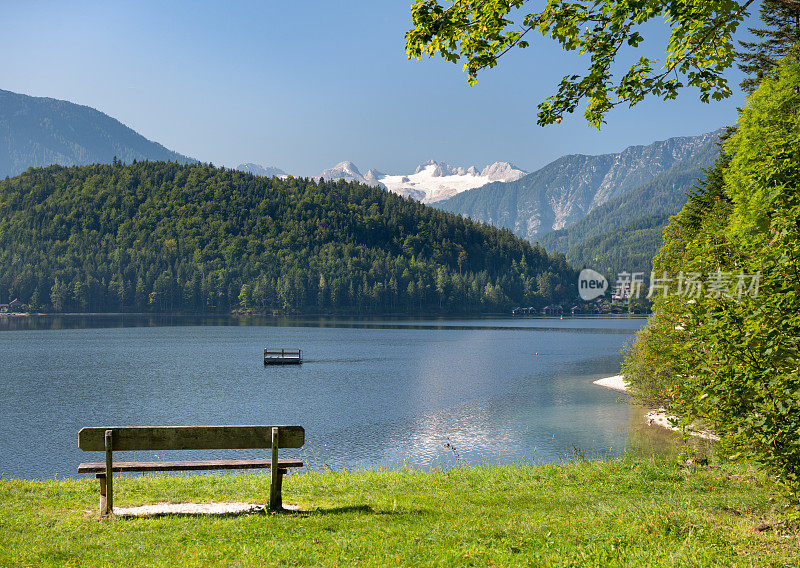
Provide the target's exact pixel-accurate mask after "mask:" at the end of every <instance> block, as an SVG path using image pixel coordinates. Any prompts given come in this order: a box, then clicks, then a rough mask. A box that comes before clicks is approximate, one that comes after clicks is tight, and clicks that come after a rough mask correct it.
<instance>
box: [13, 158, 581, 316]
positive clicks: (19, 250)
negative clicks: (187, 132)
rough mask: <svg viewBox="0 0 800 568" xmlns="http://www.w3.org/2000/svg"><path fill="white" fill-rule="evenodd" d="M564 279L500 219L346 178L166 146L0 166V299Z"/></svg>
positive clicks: (399, 294)
mask: <svg viewBox="0 0 800 568" xmlns="http://www.w3.org/2000/svg"><path fill="white" fill-rule="evenodd" d="M576 281H577V274H576V272H575V271H574V270H573V269H572V268H570V267H569V266H568V265H567V263H566V260H565V259H564V257H563V255H557V256H555V257H553V256H549V255H548V254H547V253H546V252H545V251H544V249H542V248H540V247H538V246H536V245H531V244H529V243H527V242H526V241H523V240H522V239H519V238H517V237H515V236H514V235H513V234H512V233H511V232H510V231H508V230H501V229H496V228H493V227H488V226H485V225H482V224H479V223H475V222H473V221H471V220H468V219H464V218H461V217H458V216H455V215H452V214H449V213H445V212H442V211H438V210H435V209H432V208H429V207H427V206H424V205H421V204H419V203H417V202H414V201H412V200H409V199H405V198H402V197H399V196H397V195H393V194H390V193H388V192H386V191H384V190H381V189H377V188H370V187H367V186H364V185H359V184H355V183H347V182H343V181H338V182H315V181H314V180H310V179H305V178H287V179H285V180H281V179H278V178H271V179H266V178H259V177H256V176H253V175H251V174H247V173H243V172H238V171H234V170H226V169H217V168H214V167H213V166H208V165H200V164H191V165H179V164H176V163H173V162H139V163H133V164H131V165H122V164H120V163H117V164H114V165H92V166H80V167H77V166H76V167H70V168H66V167H61V166H50V167H47V168H41V169H31V170H28V171H26V172H25V173H24V174H22V175H20V176H17V177H14V178H9V179H6V180H2V181H0V303H5V302H8V301H9V300H10V299H13V298H19V299H20V300H21V301H22V302H24V303H27V304H30V306H31V308H32V309H38V310H54V311H59V312H62V311H82V312H87V311H88V312H108V311H137V312H140V311H160V312H181V311H183V312H229V311H231V310H236V309H246V310H253V311H258V312H270V311H274V310H277V311H280V312H283V313H395V312H418V313H419V312H424V313H431V312H439V313H469V312H496V311H501V310H506V309H508V308H509V307H510V306H512V305H519V304H522V305H534V306H541V305H545V304H548V303H551V302H554V301H555V302H565V301H569V300H571V299H572V298H574V296H575V294H576V289H575V285H576Z"/></svg>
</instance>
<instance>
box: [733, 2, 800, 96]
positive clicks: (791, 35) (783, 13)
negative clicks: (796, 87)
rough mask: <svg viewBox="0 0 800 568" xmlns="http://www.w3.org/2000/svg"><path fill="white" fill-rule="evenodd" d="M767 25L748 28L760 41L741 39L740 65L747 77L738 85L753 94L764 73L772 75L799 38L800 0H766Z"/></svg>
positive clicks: (762, 10)
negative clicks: (780, 60)
mask: <svg viewBox="0 0 800 568" xmlns="http://www.w3.org/2000/svg"><path fill="white" fill-rule="evenodd" d="M760 17H761V21H762V22H764V24H765V26H766V27H764V28H747V30H748V31H749V32H750V33H751V34H753V35H754V36H756V37H757V38H759V41H740V42H739V45H741V46H742V48H743V49H744V51H742V52H739V53H738V54H737V55H738V57H739V61H740V63H739V69H741V70H742V71H744V72H745V73H746V74H747V75H748V77H747V78H746V79H744V80H743V81H742V82H741V83H740V84H739V85H740V86H741V87H742V90H744V91H745V92H746V93H748V94H750V93H752V92H753V91H755V90H756V88H758V85H759V84H760V83H761V81H762V80H763V79H764V78H765V77H770V76H772V74H773V72H774V70H775V68H776V67H777V65H778V60H779V59H780V58H781V57H783V56H784V55H786V52H787V50H788V49H789V48H790V47H791V46H792V45H796V44H798V43H799V42H800V2H798V3H794V2H786V1H781V0H764V1H763V2H762V3H761V8H760Z"/></svg>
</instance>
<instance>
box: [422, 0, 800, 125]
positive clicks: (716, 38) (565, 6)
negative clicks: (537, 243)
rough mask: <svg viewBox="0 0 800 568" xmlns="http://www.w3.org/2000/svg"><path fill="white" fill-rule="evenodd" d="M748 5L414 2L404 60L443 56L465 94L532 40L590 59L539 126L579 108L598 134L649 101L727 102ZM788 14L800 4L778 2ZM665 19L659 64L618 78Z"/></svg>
mask: <svg viewBox="0 0 800 568" xmlns="http://www.w3.org/2000/svg"><path fill="white" fill-rule="evenodd" d="M753 1H754V0H740V1H735V0H620V1H614V0H575V1H571V2H569V1H561V0H546V1H545V2H543V6H542V9H541V11H538V12H528V11H527V10H525V8H526V7H527V6H528V5H531V4H534V2H532V1H531V0H455V1H448V2H445V3H440V2H439V0H417V1H416V2H415V3H414V4H413V5H412V7H411V17H412V22H413V26H414V27H413V28H412V29H411V30H409V31H408V32H407V33H406V53H407V54H408V57H409V59H421V58H422V57H423V56H425V55H427V56H435V55H440V56H442V57H443V58H444V59H445V60H447V61H450V62H452V63H457V62H461V61H463V68H464V71H466V72H467V77H468V81H469V83H470V84H473V85H474V84H475V83H476V82H477V78H478V73H479V72H480V71H481V70H483V69H487V68H492V67H495V66H496V65H497V64H498V60H499V59H500V58H501V57H503V56H504V55H505V54H506V53H508V52H509V51H511V50H512V49H515V48H516V49H525V48H528V47H530V45H531V44H530V42H531V38H533V37H535V36H536V35H537V34H538V35H540V36H543V37H545V38H549V39H552V40H555V41H556V42H558V43H559V45H560V46H561V47H562V48H563V49H564V50H566V51H571V52H577V53H578V55H580V56H583V55H585V56H587V57H588V59H589V64H588V67H587V69H586V72H585V73H584V74H583V75H568V76H565V77H564V78H563V79H562V80H561V81H560V83H559V85H558V89H557V92H556V94H555V95H553V96H551V97H549V98H547V99H546V100H544V101H542V102H541V103H540V104H539V106H538V123H539V124H540V125H546V124H552V123H553V122H561V119H562V118H563V116H564V115H565V114H568V113H573V112H575V110H576V109H577V108H578V107H579V106H580V105H581V104H585V105H586V108H585V111H584V117H585V118H586V121H587V122H588V123H589V124H590V125H592V126H594V127H596V128H598V127H599V126H600V125H601V124H603V123H604V122H605V116H606V115H607V114H608V112H609V111H610V110H611V109H612V108H614V107H615V106H617V105H621V104H627V105H628V106H631V107H632V106H635V105H636V104H637V103H639V102H641V101H642V100H644V99H645V97H647V96H648V95H651V96H656V97H659V98H661V99H664V100H668V99H674V98H676V97H677V96H678V93H679V91H680V90H681V89H683V88H686V87H694V88H696V89H698V90H699V97H700V100H701V101H703V102H709V101H711V100H721V99H724V98H726V97H728V96H730V95H731V89H730V87H729V86H728V83H727V80H726V78H725V71H726V70H727V69H728V68H730V67H731V66H732V65H733V63H734V58H735V53H734V45H733V35H734V33H735V32H736V29H737V28H738V26H739V24H740V23H741V22H742V21H743V19H744V18H745V17H746V15H747V8H748V6H750V4H752V3H753ZM780 1H782V2H786V3H790V4H793V3H795V2H798V1H800V0H780ZM656 18H661V19H663V20H664V21H665V23H666V25H667V26H668V28H669V39H668V41H667V44H666V46H665V48H664V52H665V57H664V59H663V61H660V60H658V59H654V58H650V57H646V56H642V57H639V58H638V59H637V60H636V61H634V62H633V63H632V64H631V65H630V66H628V67H627V69H624V68H623V70H622V71H621V72H617V69H615V63H616V62H617V61H618V59H619V58H620V56H621V54H622V53H623V52H627V51H631V50H635V49H636V48H638V47H639V46H640V44H642V42H643V41H645V37H644V31H643V30H644V28H643V26H644V25H645V24H647V23H648V22H650V21H651V20H654V19H656Z"/></svg>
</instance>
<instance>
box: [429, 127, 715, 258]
mask: <svg viewBox="0 0 800 568" xmlns="http://www.w3.org/2000/svg"><path fill="white" fill-rule="evenodd" d="M721 132H722V131H721V130H720V131H716V132H709V133H707V134H702V135H700V136H688V137H680V138H669V139H668V140H664V141H660V142H654V143H652V144H649V145H647V146H630V147H628V148H626V149H625V150H623V151H622V152H620V153H617V154H604V155H600V156H585V155H571V156H563V157H561V158H559V159H557V160H555V161H554V162H551V163H550V164H548V165H546V166H545V167H543V168H542V169H540V170H537V171H535V172H533V173H530V174H528V175H526V176H523V177H521V178H519V179H518V180H516V181H512V182H495V183H491V184H488V185H486V186H484V187H481V188H479V189H473V190H470V191H465V192H463V193H460V194H458V195H455V196H453V197H451V198H450V199H447V200H445V201H442V202H440V203H438V204H437V207H438V208H440V209H443V210H445V211H449V212H452V213H458V214H461V215H466V216H468V217H470V218H472V219H475V220H478V221H484V222H486V223H489V224H491V225H495V226H498V227H505V228H508V229H511V230H512V231H513V232H514V233H515V234H516V235H518V236H520V237H523V238H526V239H528V240H529V241H532V242H534V241H537V240H539V239H540V238H541V237H542V236H543V235H545V234H547V233H548V232H550V231H554V230H559V229H564V228H566V227H569V226H570V225H572V224H573V223H576V222H578V221H580V220H581V219H583V218H584V217H585V216H586V215H587V214H589V213H590V212H591V211H592V210H593V209H595V208H597V207H600V206H601V205H603V204H604V203H607V202H609V201H611V200H613V199H615V198H617V197H620V196H622V195H625V194H626V193H627V192H629V191H631V190H632V189H634V188H636V187H639V186H642V185H643V184H646V183H648V182H650V181H652V180H654V179H655V178H656V177H657V176H658V175H659V174H661V173H663V172H666V171H667V170H669V169H671V168H673V167H675V166H676V165H677V164H679V163H682V162H684V163H687V164H691V163H693V162H694V159H695V157H696V156H708V154H709V151H710V149H715V148H716V141H717V140H718V138H719V135H720V134H721ZM711 159H712V160H713V158H711ZM704 163H705V162H704Z"/></svg>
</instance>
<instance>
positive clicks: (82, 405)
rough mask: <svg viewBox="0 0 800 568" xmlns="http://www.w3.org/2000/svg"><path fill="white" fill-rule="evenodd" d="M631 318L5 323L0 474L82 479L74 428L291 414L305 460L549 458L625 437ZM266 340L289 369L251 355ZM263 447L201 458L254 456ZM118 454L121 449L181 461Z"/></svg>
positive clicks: (90, 456) (612, 450)
mask: <svg viewBox="0 0 800 568" xmlns="http://www.w3.org/2000/svg"><path fill="white" fill-rule="evenodd" d="M645 321H646V320H645V319H644V318H627V317H619V318H585V319H583V318H569V319H564V320H560V319H545V318H542V319H511V318H502V319H470V320H339V321H334V320H308V319H305V320H275V319H269V318H263V319H257V318H255V319H244V320H241V319H235V318H202V319H198V318H162V319H159V318H148V317H135V316H125V317H100V316H98V317H62V318H47V317H45V318H24V319H19V318H17V319H14V320H13V321H10V320H1V319H0V353H2V354H3V357H2V365H0V409H1V410H2V412H1V413H0V433H1V435H0V474H2V475H3V476H5V477H22V478H33V477H39V478H42V477H53V476H58V477H63V476H69V477H77V474H76V473H75V470H76V468H77V466H78V464H79V463H80V462H82V461H100V460H101V459H102V454H100V453H85V452H82V451H80V450H79V449H78V447H77V434H78V430H79V429H80V428H81V427H82V426H140V425H141V426H143V425H191V424H301V425H303V426H304V427H305V429H306V447H305V448H304V449H303V450H301V451H300V452H299V453H294V454H293V453H292V452H291V451H288V450H287V451H282V455H285V456H286V457H289V456H292V455H300V456H302V457H303V458H304V459H305V461H306V463H307V465H308V466H310V467H312V468H321V467H324V466H325V465H328V466H331V467H337V468H338V467H342V466H344V467H347V468H365V467H398V466H402V465H403V464H404V463H407V464H409V465H411V466H413V467H422V468H425V467H431V466H437V465H447V464H450V463H453V462H454V460H455V456H454V454H453V451H452V450H451V449H449V448H447V447H445V444H446V443H448V442H449V443H450V444H451V445H452V446H453V447H455V449H456V452H457V453H458V455H459V456H460V458H462V459H465V460H469V461H472V462H481V461H491V462H494V461H497V460H500V461H504V462H511V461H520V460H531V459H535V460H536V461H554V460H558V459H562V458H564V457H565V456H568V455H571V453H572V449H573V444H574V445H575V446H577V447H579V448H581V449H583V450H585V451H586V452H587V454H588V455H590V456H603V457H606V456H608V457H613V456H617V455H619V454H621V453H622V452H623V451H624V449H625V444H626V437H627V435H628V434H627V425H628V422H629V416H630V411H629V408H628V405H627V404H623V403H620V402H618V396H619V395H618V393H616V392H614V391H611V390H609V389H605V388H602V387H598V386H596V385H593V384H592V380H593V379H597V378H600V377H604V376H609V375H613V374H617V373H618V371H619V364H620V360H621V355H620V348H621V347H622V346H623V344H625V343H626V342H627V341H629V340H631V339H632V337H633V334H634V332H635V331H636V330H637V329H639V328H640V327H641V326H642V325H644V323H645ZM265 346H270V347H299V348H302V349H303V352H304V357H305V363H303V365H302V366H287V367H264V365H263V358H262V351H263V348H264V347H265ZM263 453H264V452H263V451H261V452H259V451H258V450H252V451H244V452H242V451H238V452H237V451H231V452H220V451H215V452H213V454H214V455H208V454H207V453H206V454H200V455H203V456H204V457H214V458H233V457H254V458H257V457H263ZM186 455H187V454H182V455H179V454H178V453H176V452H169V453H167V454H166V455H158V454H157V453H156V454H153V453H148V452H128V453H123V454H121V458H123V459H180V457H183V456H186Z"/></svg>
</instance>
